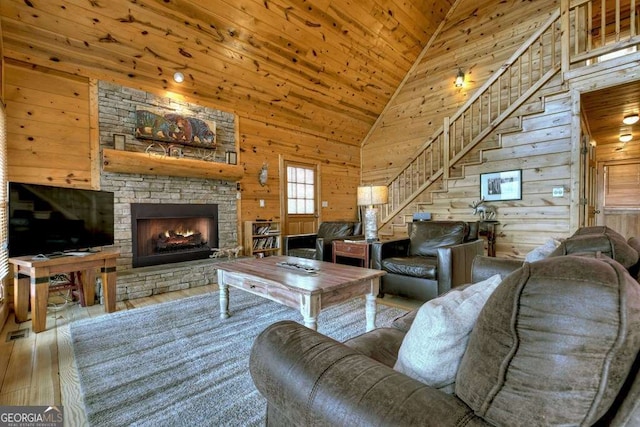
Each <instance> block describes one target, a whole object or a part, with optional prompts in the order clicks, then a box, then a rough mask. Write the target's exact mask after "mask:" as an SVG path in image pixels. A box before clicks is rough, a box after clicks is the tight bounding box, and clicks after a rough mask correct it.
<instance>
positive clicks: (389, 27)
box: [0, 0, 454, 145]
mask: <svg viewBox="0 0 640 427" xmlns="http://www.w3.org/2000/svg"><path fill="white" fill-rule="evenodd" d="M453 3H454V0H428V1H423V0H307V1H305V0H2V2H0V15H1V21H0V22H1V25H2V42H3V49H4V56H5V57H7V58H10V59H13V60H17V61H23V62H28V63H30V64H36V65H40V66H45V67H50V68H53V69H57V70H61V71H65V72H69V73H74V74H78V75H82V76H87V77H92V78H97V79H103V80H109V81H115V82H118V83H121V84H123V85H125V86H130V87H134V88H141V89H148V88H156V89H166V90H170V91H172V92H177V93H182V94H184V95H187V96H189V97H191V98H193V99H196V100H200V101H202V102H206V103H210V104H213V105H215V106H217V107H218V108H220V109H225V110H228V111H233V112H236V113H238V114H239V115H240V116H246V117H259V118H260V119H261V120H265V121H268V120H271V121H274V122H278V123H283V124H286V126H290V127H298V128H299V129H301V131H303V132H309V133H313V134H316V135H318V136H322V137H326V138H330V139H335V140H337V141H339V142H342V143H346V144H351V145H357V144H359V143H360V142H361V141H362V139H363V138H364V136H365V135H366V133H367V132H368V131H369V129H370V127H371V125H372V124H373V123H374V122H375V120H376V118H377V117H378V115H379V114H380V113H381V112H382V110H383V108H384V106H385V105H386V103H387V102H388V100H389V99H390V97H391V96H392V95H393V93H394V92H395V90H396V89H397V88H398V86H399V85H400V84H401V82H402V80H403V78H404V77H405V75H406V74H407V72H408V70H409V69H410V68H411V66H412V65H413V63H414V62H415V60H416V58H417V57H418V55H420V53H421V52H422V50H423V48H424V47H425V46H426V45H427V43H428V41H429V39H430V37H431V36H432V35H433V34H434V32H435V31H436V29H437V28H438V26H439V25H440V23H441V22H442V21H443V19H444V17H445V16H446V14H447V12H448V11H449V9H450V8H451V5H452V4H453ZM175 71H181V72H182V73H184V75H185V76H186V80H185V82H184V83H182V84H181V85H178V84H176V83H175V82H174V81H173V79H172V76H173V74H174V72H175Z"/></svg>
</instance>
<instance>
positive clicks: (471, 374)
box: [455, 256, 640, 425]
mask: <svg viewBox="0 0 640 427" xmlns="http://www.w3.org/2000/svg"><path fill="white" fill-rule="evenodd" d="M639 349H640V286H638V283H637V282H636V281H635V280H634V279H633V278H632V277H631V276H630V275H629V274H628V273H627V271H626V270H625V269H624V267H623V266H622V265H620V264H619V263H617V262H615V261H613V260H611V259H609V258H604V257H603V258H600V259H596V258H589V257H579V256H565V257H553V258H547V259H544V260H541V261H538V262H535V263H531V264H529V263H525V264H524V266H523V267H522V268H520V269H518V270H516V271H514V272H513V273H511V274H510V275H509V276H507V277H506V278H505V279H504V280H503V281H502V284H501V285H500V286H498V288H497V289H496V290H495V291H494V293H493V294H492V295H491V297H490V298H489V300H488V301H487V303H486V304H485V306H484V308H483V310H482V311H481V313H480V316H479V317H478V321H477V322H476V325H475V327H474V329H473V331H472V333H471V336H470V338H469V344H468V346H467V350H466V352H465V354H464V357H463V359H462V363H461V364H460V369H459V370H458V375H457V377H456V386H455V391H456V394H457V395H458V397H459V398H460V399H462V400H463V401H464V402H465V403H467V404H468V405H469V406H470V407H471V408H472V409H473V410H474V412H475V413H476V414H477V415H478V416H481V417H483V418H485V419H486V420H487V421H488V422H490V423H493V424H496V425H561V424H562V425H591V424H593V423H595V422H596V421H597V420H598V419H599V418H600V417H601V416H602V415H603V414H604V413H605V412H606V411H607V408H609V406H611V404H612V402H613V401H614V399H615V398H616V394H617V393H618V391H619V390H620V387H621V386H622V383H623V382H624V381H625V378H626V376H627V374H628V372H629V370H630V367H631V366H632V364H633V361H634V359H635V356H636V354H637V352H638V350H639Z"/></svg>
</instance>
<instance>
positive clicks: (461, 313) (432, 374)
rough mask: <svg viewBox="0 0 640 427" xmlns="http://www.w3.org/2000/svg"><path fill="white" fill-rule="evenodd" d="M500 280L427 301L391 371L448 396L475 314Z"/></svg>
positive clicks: (496, 277)
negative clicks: (442, 390)
mask: <svg viewBox="0 0 640 427" xmlns="http://www.w3.org/2000/svg"><path fill="white" fill-rule="evenodd" d="M501 280H502V279H501V277H500V275H499V274H495V275H493V276H491V277H490V278H488V279H486V280H483V281H482V282H478V283H474V284H472V285H467V286H464V287H460V288H455V289H452V290H450V291H449V292H447V293H446V294H444V295H443V296H441V297H438V298H434V299H432V300H430V301H427V302H426V303H425V304H424V305H422V307H420V308H419V309H418V313H417V314H416V317H415V319H414V321H413V324H412V325H411V327H410V328H409V331H408V332H407V335H405V337H404V339H403V340H402V344H401V345H400V351H399V352H398V361H397V362H396V364H395V366H394V369H395V370H397V371H399V372H402V373H404V374H406V375H408V376H410V377H412V378H414V379H417V380H418V381H421V382H423V383H425V384H427V385H430V386H432V387H436V388H441V389H442V388H444V391H446V392H449V393H452V392H453V387H452V384H453V383H454V382H455V377H456V371H457V370H458V365H459V364H460V360H461V359H462V355H463V354H464V351H465V348H466V347H467V341H468V339H469V334H470V333H471V330H472V329H473V325H474V324H475V322H476V319H477V318H478V314H479V313H480V310H482V307H483V306H484V303H485V301H486V300H487V298H489V296H490V295H491V293H492V292H493V290H494V289H495V288H496V287H497V286H498V285H499V284H500V282H501Z"/></svg>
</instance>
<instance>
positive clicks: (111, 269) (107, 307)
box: [9, 250, 120, 333]
mask: <svg viewBox="0 0 640 427" xmlns="http://www.w3.org/2000/svg"><path fill="white" fill-rule="evenodd" d="M119 256H120V253H119V252H118V251H115V250H104V251H101V252H96V253H87V255H84V256H82V257H78V256H67V255H65V254H64V253H63V254H62V256H60V257H57V258H47V259H34V257H32V256H23V257H15V258H9V263H10V264H12V265H13V285H14V310H15V315H16V321H18V322H26V321H27V320H29V319H28V318H27V312H28V311H29V299H30V300H31V320H32V322H31V329H32V330H33V332H36V333H37V332H42V331H44V330H45V329H46V328H47V302H48V299H49V278H50V277H51V276H52V275H54V274H57V273H70V272H74V271H82V272H84V273H85V274H83V280H82V293H83V295H84V300H85V302H86V304H87V305H93V304H94V300H95V277H96V276H95V273H96V269H98V268H99V269H100V272H101V274H102V292H103V295H104V311H106V312H107V313H111V312H114V311H116V260H117V258H118V257H119Z"/></svg>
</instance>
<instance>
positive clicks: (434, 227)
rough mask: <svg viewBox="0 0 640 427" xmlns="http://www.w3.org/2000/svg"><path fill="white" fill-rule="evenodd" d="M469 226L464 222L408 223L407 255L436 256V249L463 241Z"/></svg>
mask: <svg viewBox="0 0 640 427" xmlns="http://www.w3.org/2000/svg"><path fill="white" fill-rule="evenodd" d="M468 227H469V225H468V224H467V223H466V222H464V221H419V222H411V223H409V239H410V240H411V245H410V246H409V255H411V256H436V255H437V253H438V248H441V247H444V246H451V245H457V244H460V243H462V242H463V241H464V238H465V236H466V235H467V231H468Z"/></svg>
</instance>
